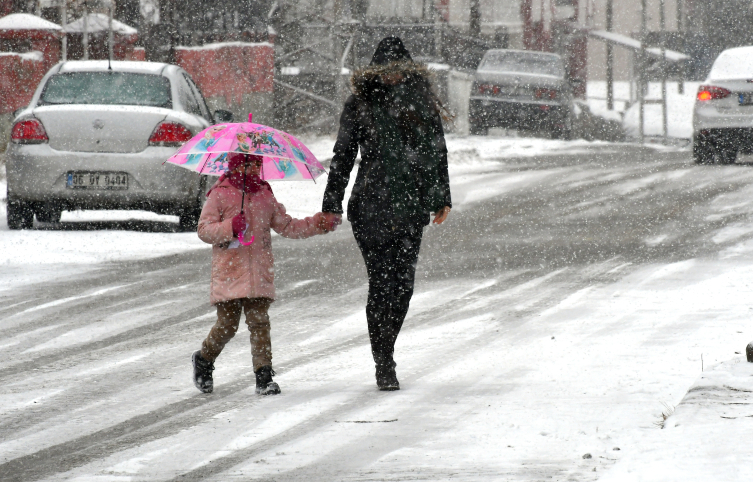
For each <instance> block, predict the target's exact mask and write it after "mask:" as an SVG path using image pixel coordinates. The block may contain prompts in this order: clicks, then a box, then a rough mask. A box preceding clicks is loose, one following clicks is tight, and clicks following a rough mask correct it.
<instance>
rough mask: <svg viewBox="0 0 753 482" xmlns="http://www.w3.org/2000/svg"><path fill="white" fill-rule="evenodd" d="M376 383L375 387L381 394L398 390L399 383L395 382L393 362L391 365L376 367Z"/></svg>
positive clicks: (395, 374) (395, 375)
mask: <svg viewBox="0 0 753 482" xmlns="http://www.w3.org/2000/svg"><path fill="white" fill-rule="evenodd" d="M376 381H377V387H379V390H381V391H383V392H391V391H394V390H400V382H399V381H398V380H397V373H395V367H394V362H393V365H388V366H384V365H377V367H376Z"/></svg>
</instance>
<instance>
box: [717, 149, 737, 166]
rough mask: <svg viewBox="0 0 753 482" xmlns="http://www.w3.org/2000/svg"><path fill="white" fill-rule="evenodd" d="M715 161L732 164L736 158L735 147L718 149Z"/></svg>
mask: <svg viewBox="0 0 753 482" xmlns="http://www.w3.org/2000/svg"><path fill="white" fill-rule="evenodd" d="M716 157H717V159H718V160H717V163H719V164H734V163H735V161H736V160H737V149H731V148H729V147H728V148H726V149H719V150H718V153H717V156H716Z"/></svg>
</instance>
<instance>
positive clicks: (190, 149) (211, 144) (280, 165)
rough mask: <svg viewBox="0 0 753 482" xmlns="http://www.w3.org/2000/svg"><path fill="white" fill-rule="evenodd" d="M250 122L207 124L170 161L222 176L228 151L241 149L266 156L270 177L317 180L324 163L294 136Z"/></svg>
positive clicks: (265, 169) (264, 165) (265, 173)
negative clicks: (208, 125) (207, 125)
mask: <svg viewBox="0 0 753 482" xmlns="http://www.w3.org/2000/svg"><path fill="white" fill-rule="evenodd" d="M251 119H252V114H249V115H248V122H240V123H229V124H216V125H213V126H211V127H207V128H206V129H204V130H203V131H201V132H199V133H198V134H197V135H195V136H194V137H193V138H192V139H191V140H190V141H188V142H186V143H185V144H184V145H183V147H181V148H180V149H178V151H177V152H176V153H175V154H173V155H172V156H171V157H170V158H169V159H168V160H167V162H169V163H170V164H175V165H176V166H180V167H183V168H186V169H190V170H192V171H196V172H198V173H200V174H209V175H215V176H219V175H220V174H222V173H224V172H225V171H226V170H227V165H228V161H227V154H228V153H229V152H240V153H243V154H256V155H259V156H262V157H263V162H262V168H261V178H262V179H264V180H267V181H271V180H285V181H303V180H309V179H311V180H315V179H316V178H317V177H319V176H320V175H322V174H323V173H324V172H325V171H324V167H323V166H322V164H321V163H320V162H319V161H318V160H317V159H316V157H315V156H314V155H313V154H312V153H311V151H310V150H309V149H308V148H307V147H306V146H304V145H303V143H302V142H301V141H299V140H298V139H296V138H295V137H294V136H292V135H290V134H288V133H287V132H283V131H281V130H277V129H274V128H272V127H268V126H265V125H261V124H253V123H251Z"/></svg>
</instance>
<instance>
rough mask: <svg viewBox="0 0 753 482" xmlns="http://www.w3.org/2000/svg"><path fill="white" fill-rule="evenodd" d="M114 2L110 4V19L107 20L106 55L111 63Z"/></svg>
mask: <svg viewBox="0 0 753 482" xmlns="http://www.w3.org/2000/svg"><path fill="white" fill-rule="evenodd" d="M113 3H114V2H112V1H111V2H110V12H109V13H110V18H108V19H107V54H108V55H109V57H108V59H109V60H110V62H111V63H112V56H113V52H112V51H113V38H112V37H113V35H112V13H113V12H112V11H113V9H114V5H113Z"/></svg>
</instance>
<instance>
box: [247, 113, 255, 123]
mask: <svg viewBox="0 0 753 482" xmlns="http://www.w3.org/2000/svg"><path fill="white" fill-rule="evenodd" d="M253 118H254V115H253V114H252V113H251V112H249V113H248V121H249V122H251V119H253Z"/></svg>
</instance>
